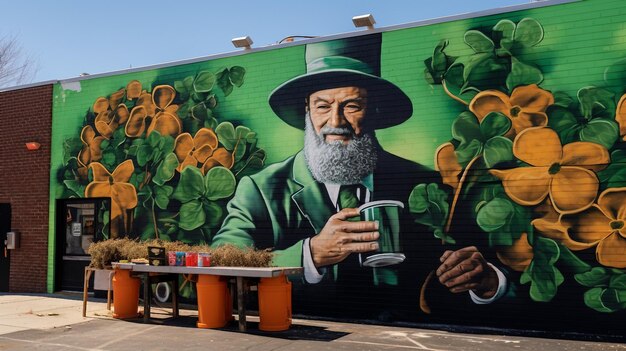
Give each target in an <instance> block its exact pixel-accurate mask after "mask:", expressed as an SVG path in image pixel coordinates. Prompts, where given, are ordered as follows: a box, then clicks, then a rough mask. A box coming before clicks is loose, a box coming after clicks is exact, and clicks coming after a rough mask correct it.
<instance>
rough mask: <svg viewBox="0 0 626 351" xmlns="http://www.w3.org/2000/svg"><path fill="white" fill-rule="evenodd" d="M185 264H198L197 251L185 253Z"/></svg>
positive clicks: (189, 265)
mask: <svg viewBox="0 0 626 351" xmlns="http://www.w3.org/2000/svg"><path fill="white" fill-rule="evenodd" d="M185 265H186V266H187V267H195V266H197V265H198V253H197V252H187V254H186V255H185Z"/></svg>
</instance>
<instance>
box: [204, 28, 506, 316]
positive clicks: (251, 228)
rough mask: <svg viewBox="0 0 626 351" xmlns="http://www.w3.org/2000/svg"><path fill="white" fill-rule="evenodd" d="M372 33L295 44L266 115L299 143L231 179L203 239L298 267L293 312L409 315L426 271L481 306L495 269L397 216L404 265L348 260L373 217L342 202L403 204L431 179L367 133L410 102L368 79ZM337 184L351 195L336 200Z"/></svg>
mask: <svg viewBox="0 0 626 351" xmlns="http://www.w3.org/2000/svg"><path fill="white" fill-rule="evenodd" d="M380 41H381V36H380V35H379V34H374V35H368V36H361V37H353V38H347V39H342V40H335V41H330V42H321V43H313V44H308V45H307V47H306V63H307V73H305V74H303V75H300V76H297V77H295V78H293V79H291V80H289V81H287V82H285V83H283V84H282V85H280V86H279V87H278V88H276V89H275V90H274V91H273V92H272V93H271V95H270V97H269V104H270V106H271V108H272V109H273V111H274V112H275V113H276V114H277V115H278V117H280V118H281V119H282V120H283V121H284V122H286V123H287V124H289V125H291V126H293V127H295V128H298V129H301V130H304V131H305V137H304V149H303V150H301V151H300V152H298V153H297V154H296V155H294V156H292V157H289V158H288V159H286V160H285V161H283V162H280V163H277V164H273V165H270V166H268V167H267V168H266V169H264V170H263V171H261V172H259V173H257V174H255V175H253V176H251V177H246V178H243V179H242V180H241V182H240V184H239V186H238V188H237V191H236V194H235V196H234V198H233V199H232V201H231V202H230V203H229V205H228V215H227V217H226V219H225V220H224V223H223V226H222V228H221V230H220V231H219V232H218V233H217V235H216V237H215V238H214V242H213V245H223V244H226V243H234V244H237V245H240V246H249V247H257V248H273V250H274V253H275V259H274V263H275V264H276V265H279V266H300V267H304V271H305V278H304V281H305V283H304V284H303V285H302V286H301V287H298V286H295V287H294V288H295V289H294V310H295V311H299V310H300V311H306V312H307V313H309V314H310V313H316V312H317V313H319V314H322V315H328V314H338V315H341V316H344V317H351V316H354V317H374V318H388V317H390V316H389V311H393V310H396V311H404V312H408V314H410V313H416V312H417V311H419V309H418V308H417V306H418V296H419V294H420V291H419V287H420V285H421V284H422V283H423V282H424V281H425V278H426V275H427V274H428V272H429V271H431V270H435V271H436V275H437V277H438V280H439V281H440V283H441V284H442V286H444V287H446V288H447V289H448V290H449V291H450V292H453V293H463V292H470V295H471V298H472V300H473V301H474V302H475V303H479V304H480V303H489V302H491V301H493V300H495V299H497V298H498V297H499V296H501V295H502V293H503V292H504V290H505V285H506V284H505V281H506V279H505V278H504V276H503V275H502V274H501V273H500V272H499V271H498V270H497V269H494V268H495V267H493V266H492V265H490V264H488V263H487V261H486V260H485V259H484V258H483V256H482V255H481V253H480V252H479V251H478V249H476V248H475V247H462V248H457V249H456V250H444V249H443V248H442V246H441V242H437V241H436V240H433V239H431V238H432V234H431V233H430V232H429V231H428V230H427V229H425V228H423V227H420V226H418V225H416V224H415V223H413V221H412V220H411V219H410V216H408V215H405V216H403V219H402V223H401V228H402V231H401V236H402V238H401V242H402V245H401V246H402V247H403V249H404V250H405V252H404V253H405V255H406V260H405V261H404V262H402V263H401V264H397V265H394V266H388V267H384V268H373V269H372V268H364V267H360V266H359V264H358V262H357V258H358V253H366V252H372V251H376V250H377V249H378V243H377V241H376V240H377V239H378V238H379V231H378V224H377V223H376V222H373V221H360V220H358V216H359V212H358V210H357V209H356V208H354V207H356V206H357V205H358V204H361V203H364V202H369V201H373V200H397V201H401V202H403V203H404V204H406V203H407V200H408V196H409V194H410V192H411V190H412V189H413V187H414V186H415V185H417V184H419V183H432V182H439V177H438V176H437V174H436V173H434V172H433V171H432V170H429V169H427V168H425V167H423V166H421V165H418V164H416V163H414V162H411V161H408V160H405V159H402V158H400V157H397V156H395V155H392V154H390V153H388V152H385V151H384V150H383V149H382V148H381V146H380V145H379V143H378V141H377V139H376V136H375V130H377V129H382V128H387V127H391V126H395V125H398V124H400V123H402V122H404V121H405V120H407V119H408V118H409V117H411V115H412V111H413V108H412V103H411V101H410V99H409V98H408V97H407V96H406V94H405V93H404V92H403V91H402V90H400V88H398V87H397V86H396V85H394V84H392V83H391V82H389V81H387V80H385V79H382V78H380V76H379V75H380V74H379V72H380ZM347 188H349V189H350V190H349V192H351V193H352V194H353V195H352V199H354V198H356V201H353V202H352V203H351V204H350V205H348V207H346V205H345V204H344V203H342V202H345V201H342V199H343V197H345V196H344V195H343V194H344V193H345V192H346V189H347ZM348 203H349V202H348ZM405 212H408V211H405ZM405 214H406V213H405ZM442 252H443V255H441V253H442ZM468 300H469V299H468ZM298 301H301V302H300V303H298ZM320 304H323V306H324V307H317V309H315V307H314V306H320ZM306 307H314V308H313V309H306ZM390 307H395V308H390ZM408 310H410V312H409V311H408ZM392 314H393V312H392ZM400 314H402V313H400ZM392 317H393V316H392ZM400 318H403V317H400Z"/></svg>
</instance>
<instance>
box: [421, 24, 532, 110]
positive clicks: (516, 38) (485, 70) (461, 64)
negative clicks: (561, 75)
mask: <svg viewBox="0 0 626 351" xmlns="http://www.w3.org/2000/svg"><path fill="white" fill-rule="evenodd" d="M543 34H544V32H543V27H542V26H541V24H539V22H537V21H536V20H534V19H532V18H524V19H522V20H521V21H520V22H518V23H517V24H516V23H514V22H512V21H510V20H502V21H500V22H498V23H497V24H496V25H495V26H494V27H493V28H492V32H491V33H488V34H485V33H484V32H482V31H480V30H475V29H471V30H468V31H467V32H466V33H465V35H464V36H463V41H464V43H465V44H466V45H467V46H469V47H470V48H471V49H472V51H473V53H472V54H470V55H466V56H461V57H458V58H453V57H450V56H447V55H446V54H445V53H444V49H445V48H446V46H447V44H448V41H445V40H443V41H441V42H439V44H438V45H437V46H436V47H435V50H434V53H433V55H432V56H431V57H430V58H428V59H427V60H425V61H424V64H425V65H426V70H425V78H426V80H427V81H428V82H429V83H430V84H442V85H443V88H444V90H445V91H446V93H447V94H448V95H449V96H450V97H452V98H453V99H455V100H457V101H459V102H462V103H464V104H467V102H466V101H467V100H468V99H471V98H472V97H473V96H474V95H476V94H477V93H480V92H481V91H483V90H489V89H494V88H495V89H501V90H505V89H506V90H508V91H513V90H514V89H515V88H517V87H520V86H524V85H533V84H540V83H541V82H542V81H543V73H542V72H541V70H539V69H538V68H537V67H535V66H534V65H532V64H529V63H525V62H523V61H522V60H521V59H520V57H522V55H518V56H515V54H514V52H517V49H524V48H529V47H533V46H535V45H537V44H539V43H540V42H541V41H542V40H543ZM489 35H490V36H491V37H490V36H489ZM498 44H499V45H498Z"/></svg>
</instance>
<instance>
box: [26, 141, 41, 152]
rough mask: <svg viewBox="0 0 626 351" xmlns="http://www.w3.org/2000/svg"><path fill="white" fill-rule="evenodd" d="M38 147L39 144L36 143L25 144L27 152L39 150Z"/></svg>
mask: <svg viewBox="0 0 626 351" xmlns="http://www.w3.org/2000/svg"><path fill="white" fill-rule="evenodd" d="M40 147H41V144H39V143H38V142H36V141H29V142H27V143H26V149H27V150H28V151H35V150H39V148H40Z"/></svg>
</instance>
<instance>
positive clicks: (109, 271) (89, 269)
mask: <svg viewBox="0 0 626 351" xmlns="http://www.w3.org/2000/svg"><path fill="white" fill-rule="evenodd" d="M96 271H105V272H106V274H108V287H107V310H109V311H110V310H111V290H112V288H111V279H113V273H115V271H113V270H112V269H98V268H93V267H89V266H87V267H85V276H84V277H83V317H87V295H88V289H89V279H91V276H92V274H93V273H94V272H96ZM94 290H96V289H95V282H94Z"/></svg>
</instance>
